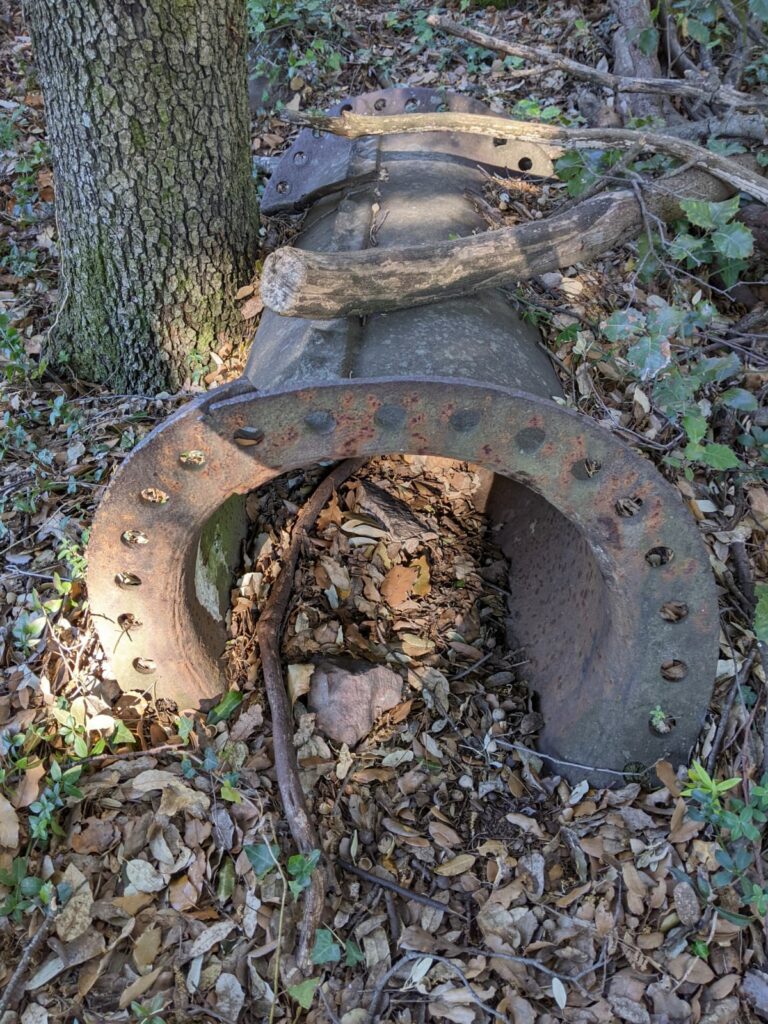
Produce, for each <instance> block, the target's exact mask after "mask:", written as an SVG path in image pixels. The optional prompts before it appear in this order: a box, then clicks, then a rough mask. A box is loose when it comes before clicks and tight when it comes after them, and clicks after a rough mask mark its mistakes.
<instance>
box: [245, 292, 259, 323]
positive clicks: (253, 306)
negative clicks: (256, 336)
mask: <svg viewBox="0 0 768 1024" xmlns="http://www.w3.org/2000/svg"><path fill="white" fill-rule="evenodd" d="M262 309H264V303H263V302H262V301H261V295H253V296H251V298H250V299H248V300H247V301H246V302H244V303H243V304H242V306H241V307H240V315H241V316H242V318H243V320H251V319H252V318H253V317H255V316H258V315H259V313H260V312H261V311H262Z"/></svg>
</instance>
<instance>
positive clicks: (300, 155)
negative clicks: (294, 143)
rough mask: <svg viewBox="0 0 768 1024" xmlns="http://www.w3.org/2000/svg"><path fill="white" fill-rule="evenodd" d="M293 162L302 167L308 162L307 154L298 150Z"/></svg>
mask: <svg viewBox="0 0 768 1024" xmlns="http://www.w3.org/2000/svg"><path fill="white" fill-rule="evenodd" d="M293 162H294V163H295V164H296V165H297V166H299V167H301V166H302V164H305V163H306V162H307V154H306V153H305V152H304V151H303V150H301V149H300V150H298V152H296V153H294V154H293Z"/></svg>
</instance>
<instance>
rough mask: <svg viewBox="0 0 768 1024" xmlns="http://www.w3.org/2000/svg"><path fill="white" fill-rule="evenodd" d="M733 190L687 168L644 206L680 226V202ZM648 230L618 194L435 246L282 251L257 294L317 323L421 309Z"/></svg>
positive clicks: (633, 200)
mask: <svg viewBox="0 0 768 1024" xmlns="http://www.w3.org/2000/svg"><path fill="white" fill-rule="evenodd" d="M732 192H733V189H729V188H728V187H727V186H726V185H724V184H723V183H722V182H720V181H717V180H716V179H713V178H712V177H710V176H709V175H708V174H706V173H705V172H703V171H699V170H689V171H685V172H684V173H682V174H679V175H677V176H674V177H670V178H666V179H661V180H660V181H658V182H656V183H653V184H651V185H649V186H648V187H647V188H644V190H643V202H644V205H645V207H646V210H647V211H648V212H650V213H652V214H654V215H655V216H657V217H660V218H661V219H663V220H674V219H676V218H678V217H680V216H681V212H682V211H681V209H680V206H679V200H680V199H682V198H696V199H708V200H715V201H719V200H722V199H725V198H727V197H728V196H729V195H730V194H732ZM642 224H643V211H642V209H641V206H640V202H639V201H638V198H637V196H636V195H635V193H634V192H632V191H629V190H622V191H616V192H610V193H606V194H603V195H598V196H594V197H593V198H591V199H587V200H585V201H584V202H581V203H579V204H578V205H576V206H573V207H571V208H569V209H568V210H567V211H565V212H562V213H555V214H553V215H552V216H551V217H548V218H547V219H546V220H540V221H531V222H528V223H525V224H518V225H515V226H514V227H510V228H502V229H500V230H498V231H489V232H487V233H486V234H484V235H473V236H471V237H469V238H459V239H455V240H452V241H447V242H442V243H441V244H438V245H434V244H428V245H416V246H410V247H408V248H402V249H368V250H365V251H363V252H350V253H316V252H307V251H305V250H302V249H293V248H290V247H286V248H283V249H278V250H277V251H276V252H274V253H272V254H271V255H270V256H269V257H268V258H267V260H266V261H265V264H264V270H263V273H262V279H261V295H262V298H263V300H264V304H265V305H266V306H268V307H269V308H270V309H273V310H274V311H275V312H277V313H281V314H283V315H284V316H302V317H314V318H317V319H332V318H334V317H338V316H349V315H352V314H357V315H361V316H362V315H366V314H369V313H376V312H386V311H389V310H394V309H400V308H402V307H404V306H418V305H424V304H426V303H429V302H435V301H437V300H439V299H444V298H448V297H451V296H457V295H466V294H469V293H471V292H474V291H478V290H480V289H482V288H488V287H492V286H494V285H504V284H512V283H514V282H516V281H520V280H524V279H526V278H531V277H535V276H536V275H538V274H543V273H546V272H548V271H552V270H556V269H558V268H559V267H568V266H571V265H572V264H574V263H579V262H588V261H589V260H592V259H595V258H596V257H597V256H599V255H601V254H602V253H604V252H607V251H608V250H609V249H611V248H613V247H614V246H616V245H619V244H621V243H622V242H626V241H629V240H630V239H631V238H633V237H634V236H635V235H637V234H638V233H639V231H640V230H641V228H642Z"/></svg>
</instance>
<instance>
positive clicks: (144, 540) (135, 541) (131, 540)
mask: <svg viewBox="0 0 768 1024" xmlns="http://www.w3.org/2000/svg"><path fill="white" fill-rule="evenodd" d="M120 540H121V541H122V542H123V544H126V545H127V546H128V547H129V548H137V547H141V546H142V545H143V544H149V537H148V536H147V535H146V533H144V532H143V531H142V530H125V531H124V532H123V533H121V534H120Z"/></svg>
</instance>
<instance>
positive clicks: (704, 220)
mask: <svg viewBox="0 0 768 1024" xmlns="http://www.w3.org/2000/svg"><path fill="white" fill-rule="evenodd" d="M680 208H681V210H683V212H684V213H685V215H686V217H687V218H688V220H689V221H690V223H691V224H693V225H695V227H697V228H706V229H708V230H710V231H711V230H712V229H713V228H718V227H722V226H723V225H725V224H727V223H728V221H729V220H730V219H731V218H732V217H733V216H734V215H735V214H736V213H737V212H738V209H739V197H738V196H733V197H732V198H731V199H726V200H724V201H723V202H722V203H708V202H707V201H706V200H705V199H682V200H681V201H680Z"/></svg>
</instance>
